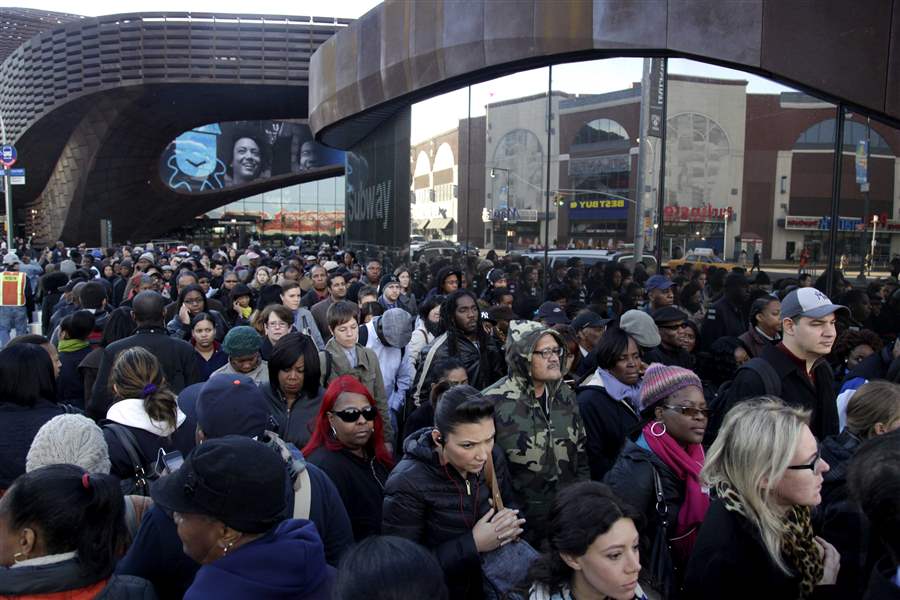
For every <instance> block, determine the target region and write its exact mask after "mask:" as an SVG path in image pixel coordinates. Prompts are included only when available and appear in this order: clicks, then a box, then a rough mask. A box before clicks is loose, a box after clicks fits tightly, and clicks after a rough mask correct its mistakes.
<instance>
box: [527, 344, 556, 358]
mask: <svg viewBox="0 0 900 600" xmlns="http://www.w3.org/2000/svg"><path fill="white" fill-rule="evenodd" d="M532 354H538V355H540V357H541V358H543V359H544V360H550V357H551V356H555V357H557V358H561V357H562V355H563V349H562V347H561V346H554V347H553V348H544V349H543V350H535V351H534V352H532Z"/></svg>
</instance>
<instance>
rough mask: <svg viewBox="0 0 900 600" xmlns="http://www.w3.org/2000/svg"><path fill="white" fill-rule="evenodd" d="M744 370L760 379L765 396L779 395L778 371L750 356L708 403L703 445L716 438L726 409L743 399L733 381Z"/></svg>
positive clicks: (779, 381)
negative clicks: (707, 420) (707, 417)
mask: <svg viewBox="0 0 900 600" xmlns="http://www.w3.org/2000/svg"><path fill="white" fill-rule="evenodd" d="M745 370H746V371H753V372H754V373H756V374H757V375H758V376H759V378H760V379H762V382H763V386H764V387H765V390H766V392H765V393H766V395H767V396H778V397H781V379H780V378H779V377H778V373H776V372H775V368H774V367H772V365H770V364H769V363H768V362H766V361H765V360H763V359H762V358H759V357H757V358H751V359H750V360H748V361H747V362H746V363H744V364H743V365H741V366H740V367H739V368H738V370H737V371H735V373H734V377H733V378H732V379H731V380H729V381H726V382H724V383H723V384H722V385H721V386H719V389H718V390H717V391H716V395H715V396H714V397H713V399H712V401H711V402H710V403H709V410H710V414H709V423H708V424H707V426H706V436H705V439H704V440H703V442H704V445H705V446H707V447H708V446H710V445H711V444H712V443H713V441H714V440H715V439H716V435H718V433H719V428H720V427H721V426H722V421H724V420H725V413H727V412H728V409H729V408H730V407H732V406H734V404H735V403H736V402H738V401H739V400H742V399H743V396H741V395H740V393H741V392H740V390H738V389H735V387H734V382H735V380H736V379H737V377H738V373H740V372H741V371H745Z"/></svg>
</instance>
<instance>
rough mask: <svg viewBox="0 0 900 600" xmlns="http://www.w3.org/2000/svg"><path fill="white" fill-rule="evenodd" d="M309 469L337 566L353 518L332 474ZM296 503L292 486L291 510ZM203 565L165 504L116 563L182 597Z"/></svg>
mask: <svg viewBox="0 0 900 600" xmlns="http://www.w3.org/2000/svg"><path fill="white" fill-rule="evenodd" d="M306 469H307V470H308V471H309V480H310V483H311V484H312V498H311V503H310V509H309V519H310V522H312V523H313V525H315V528H316V529H318V531H319V532H321V533H320V535H321V538H322V539H323V540H324V546H325V559H326V561H327V562H328V563H329V564H331V565H335V566H336V565H337V564H338V562H339V561H340V558H341V556H342V555H343V553H344V551H345V550H347V549H348V548H349V547H350V546H351V545H353V530H352V529H351V527H350V518H349V517H348V516H347V511H346V510H345V509H344V505H343V502H342V501H341V497H340V496H339V495H338V492H337V489H336V488H335V486H334V484H333V483H332V482H331V480H330V479H328V476H327V475H326V474H325V473H324V472H323V471H322V470H321V469H319V468H318V467H316V466H315V465H312V464H310V463H306ZM293 507H294V494H293V490H291V494H290V502H289V503H288V509H289V510H290V514H293ZM303 522H304V523H306V521H303ZM199 568H200V565H198V564H197V563H195V562H194V561H193V560H191V559H190V558H188V556H187V555H185V554H184V552H183V551H182V545H181V539H180V538H179V537H178V528H177V527H176V526H175V522H174V521H173V520H172V518H171V517H170V516H169V515H167V514H166V513H165V511H163V510H162V509H161V508H159V507H157V506H153V507H152V508H151V509H150V510H148V511H147V512H146V513H145V514H144V518H143V520H142V521H141V527H140V529H139V530H138V532H137V535H136V536H135V538H134V541H133V542H132V543H131V546H130V547H129V549H128V553H127V554H126V555H125V556H124V558H122V560H120V561H119V564H118V565H117V566H116V573H119V574H122V575H134V576H137V577H141V578H143V579H146V580H148V581H150V582H151V583H153V585H154V587H155V588H156V593H157V594H158V595H159V597H160V598H172V599H178V598H181V597H182V596H184V593H185V591H186V590H187V589H188V587H189V586H190V585H191V582H192V581H193V580H194V575H195V574H196V573H197V570H198V569H199Z"/></svg>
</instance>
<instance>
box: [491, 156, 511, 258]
mask: <svg viewBox="0 0 900 600" xmlns="http://www.w3.org/2000/svg"><path fill="white" fill-rule="evenodd" d="M497 171H502V172H503V173H504V174H506V201H505V204H506V209H507V214H508V211H509V169H504V168H501V167H491V179H495V178H496V177H497ZM491 187H492V188H493V185H492V186H491ZM500 190H501V191H502V190H503V188H502V187H501V188H500ZM492 191H493V190H492ZM506 244H507V246H509V242H508V241H507V243H506ZM491 245H492V246H493V247H494V248H496V247H497V243H496V242H495V241H494V194H491Z"/></svg>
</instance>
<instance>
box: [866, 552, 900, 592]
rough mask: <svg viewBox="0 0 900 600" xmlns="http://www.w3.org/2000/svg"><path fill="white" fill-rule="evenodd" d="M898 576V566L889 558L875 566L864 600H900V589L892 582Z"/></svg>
mask: <svg viewBox="0 0 900 600" xmlns="http://www.w3.org/2000/svg"><path fill="white" fill-rule="evenodd" d="M896 574H897V565H895V564H893V563H891V561H890V560H888V559H887V558H885V559H884V560H882V561H881V562H879V563H878V564H877V565H875V568H874V569H872V576H871V577H870V578H869V587H868V588H867V589H866V595H865V596H863V600H900V587H898V586H897V585H895V584H894V582H893V580H892V578H893V577H895V576H896Z"/></svg>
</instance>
